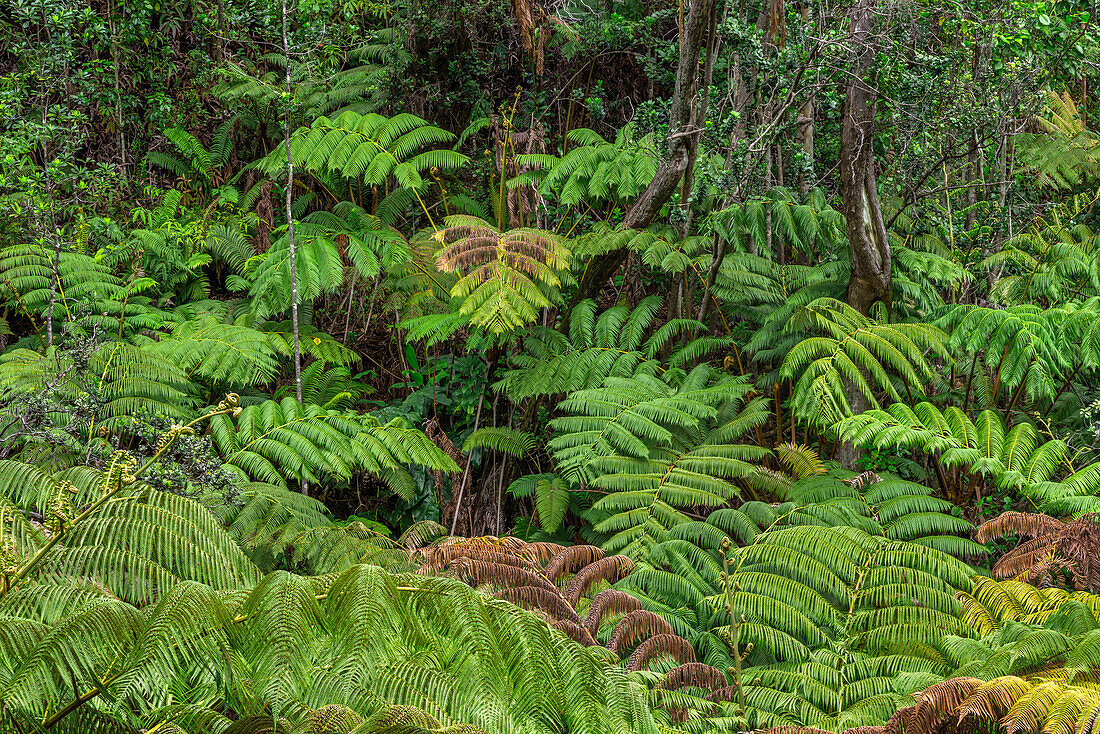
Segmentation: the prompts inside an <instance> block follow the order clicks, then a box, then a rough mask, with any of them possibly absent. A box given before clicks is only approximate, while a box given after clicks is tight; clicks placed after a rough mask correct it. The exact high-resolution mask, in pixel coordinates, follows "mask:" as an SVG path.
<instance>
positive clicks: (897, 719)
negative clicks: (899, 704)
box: [886, 706, 917, 734]
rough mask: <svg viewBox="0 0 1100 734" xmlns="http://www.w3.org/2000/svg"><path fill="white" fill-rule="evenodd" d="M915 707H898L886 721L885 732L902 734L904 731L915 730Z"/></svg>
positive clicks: (887, 733)
mask: <svg viewBox="0 0 1100 734" xmlns="http://www.w3.org/2000/svg"><path fill="white" fill-rule="evenodd" d="M916 719H917V707H916V706H906V707H905V708H901V709H898V710H897V711H895V712H894V713H893V714H892V715H891V716H890V719H889V720H888V721H887V722H886V734H903V733H904V732H916V731H917V729H916V725H917V722H916Z"/></svg>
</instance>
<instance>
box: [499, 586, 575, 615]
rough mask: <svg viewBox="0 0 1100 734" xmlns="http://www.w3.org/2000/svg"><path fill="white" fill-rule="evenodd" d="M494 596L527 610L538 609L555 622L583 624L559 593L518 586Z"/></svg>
mask: <svg viewBox="0 0 1100 734" xmlns="http://www.w3.org/2000/svg"><path fill="white" fill-rule="evenodd" d="M494 596H496V597H497V598H498V599H506V600H507V601H510V602H512V603H513V604H515V605H516V606H520V607H524V608H525V609H538V610H540V611H542V612H545V613H546V614H547V615H548V616H549V617H550V618H551V619H554V620H565V621H569V622H572V623H574V624H581V618H580V617H579V616H577V612H576V611H574V609H573V607H571V606H569V605H568V604H566V603H565V600H564V599H562V598H561V594H560V593H559V592H557V591H550V590H548V589H545V588H543V587H541V586H516V587H511V588H508V589H501V590H500V591H498V592H497V593H496V594H494Z"/></svg>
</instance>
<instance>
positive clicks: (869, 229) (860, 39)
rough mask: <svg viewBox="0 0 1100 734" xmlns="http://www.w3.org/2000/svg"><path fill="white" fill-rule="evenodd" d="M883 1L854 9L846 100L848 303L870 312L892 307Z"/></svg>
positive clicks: (865, 1)
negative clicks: (880, 33)
mask: <svg viewBox="0 0 1100 734" xmlns="http://www.w3.org/2000/svg"><path fill="white" fill-rule="evenodd" d="M877 4H878V3H877V0H856V3H855V6H854V7H853V8H852V30H851V38H852V46H853V48H854V49H855V53H856V57H855V59H854V61H853V63H852V70H851V75H850V77H849V80H848V91H847V95H846V97H845V102H844V123H843V127H842V128H841V134H840V179H841V193H842V198H843V209H844V218H845V220H846V221H847V223H848V240H849V243H850V246H851V259H852V276H851V280H850V281H848V296H847V297H848V303H849V304H851V305H852V307H854V308H856V309H858V310H859V311H860V312H861V313H869V312H870V310H871V305H872V304H874V303H875V302H878V301H881V302H884V303H885V304H886V305H887V307H889V306H890V301H891V298H892V292H891V286H890V265H891V261H890V241H889V240H888V239H887V237H886V225H885V223H884V222H883V220H882V210H881V208H880V207H879V201H878V186H877V184H876V181H875V160H874V151H873V146H872V141H873V137H874V132H875V103H876V101H877V98H878V91H877V90H876V89H875V87H874V86H873V84H874V60H875V52H876V49H875V45H874V39H873V35H874V29H875V12H876V10H877Z"/></svg>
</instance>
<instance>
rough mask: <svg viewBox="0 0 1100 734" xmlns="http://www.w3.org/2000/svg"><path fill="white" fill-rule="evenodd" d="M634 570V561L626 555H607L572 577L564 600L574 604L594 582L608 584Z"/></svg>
mask: <svg viewBox="0 0 1100 734" xmlns="http://www.w3.org/2000/svg"><path fill="white" fill-rule="evenodd" d="M633 570H634V561H632V560H630V559H629V558H627V557H626V556H607V557H606V558H601V559H600V560H598V561H596V562H594V563H590V564H588V565H587V566H585V567H584V568H582V569H581V570H580V571H578V572H577V575H576V576H574V577H573V581H572V582H571V583H570V584H569V587H568V588H567V589H566V590H565V600H566V601H567V602H569V603H570V604H571V605H573V606H576V604H577V602H578V601H579V600H580V598H581V597H582V596H583V595H584V593H585V592H586V591H588V590H589V589H590V588H592V586H593V585H594V584H596V583H597V582H599V581H606V582H608V583H610V584H613V583H615V582H616V581H618V580H619V579H621V578H623V577H624V576H626V575H627V574H628V573H630V572H631V571H633Z"/></svg>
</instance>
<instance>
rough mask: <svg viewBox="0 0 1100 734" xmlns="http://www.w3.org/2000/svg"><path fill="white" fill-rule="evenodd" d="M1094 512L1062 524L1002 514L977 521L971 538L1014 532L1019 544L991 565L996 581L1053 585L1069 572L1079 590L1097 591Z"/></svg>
mask: <svg viewBox="0 0 1100 734" xmlns="http://www.w3.org/2000/svg"><path fill="white" fill-rule="evenodd" d="M1098 520H1100V515H1098V514H1096V513H1090V514H1087V515H1082V516H1081V517H1079V518H1077V519H1076V520H1072V521H1070V522H1062V521H1061V520H1058V519H1057V518H1054V517H1050V516H1049V515H1040V514H1032V513H1025V512H1006V513H1004V514H1002V515H999V516H998V517H995V518H993V519H992V520H989V521H988V522H985V523H983V524H982V525H980V526H979V527H978V528H977V529H975V531H974V539H975V540H977V541H978V542H979V543H986V542H988V541H990V540H993V539H996V538H1003V537H1006V536H1013V535H1015V536H1020V537H1022V538H1025V539H1026V540H1024V541H1023V542H1022V543H1020V544H1019V545H1017V546H1016V547H1015V548H1013V549H1012V550H1010V551H1008V552H1006V553H1005V554H1004V555H1003V556H1001V558H1000V559H999V560H998V561H997V562H996V563H995V564H994V565H993V575H994V577H996V578H999V579H1005V578H1022V579H1026V580H1027V582H1028V583H1030V584H1033V585H1035V586H1059V585H1061V581H1062V576H1063V574H1062V571H1064V570H1066V571H1069V573H1070V575H1071V576H1072V577H1073V585H1074V587H1075V588H1076V589H1078V590H1080V591H1091V592H1094V593H1095V592H1098V591H1100V522H1098Z"/></svg>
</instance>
